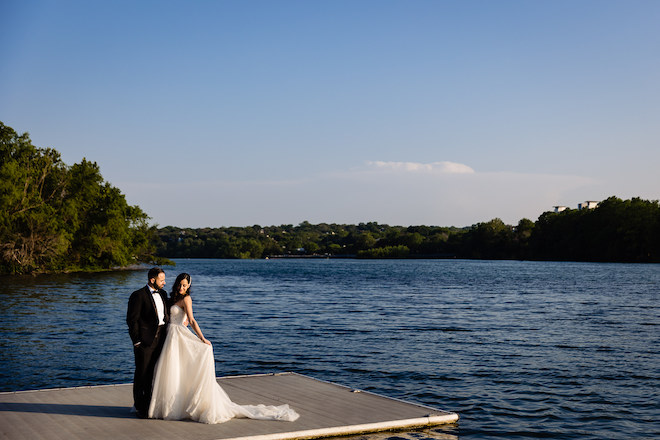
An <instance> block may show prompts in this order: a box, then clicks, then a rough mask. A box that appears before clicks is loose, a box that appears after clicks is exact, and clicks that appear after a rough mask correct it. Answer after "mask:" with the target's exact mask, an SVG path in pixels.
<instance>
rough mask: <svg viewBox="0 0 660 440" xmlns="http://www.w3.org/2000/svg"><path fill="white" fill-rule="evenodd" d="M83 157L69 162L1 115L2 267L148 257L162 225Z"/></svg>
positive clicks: (29, 269)
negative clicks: (36, 143)
mask: <svg viewBox="0 0 660 440" xmlns="http://www.w3.org/2000/svg"><path fill="white" fill-rule="evenodd" d="M148 218H149V217H147V215H146V214H145V213H144V212H143V211H142V210H141V209H140V208H139V207H137V206H130V205H128V204H127V203H126V200H125V198H124V195H123V194H121V192H120V191H119V190H118V189H117V188H115V187H113V186H111V185H110V184H109V183H105V182H104V181H103V177H102V176H101V173H100V171H99V167H98V165H97V164H96V163H94V162H89V161H87V160H86V159H83V160H82V162H80V163H79V164H74V165H73V166H70V167H69V166H66V165H65V164H64V163H63V162H62V161H61V159H60V154H59V153H58V152H57V151H56V150H54V149H51V148H38V147H35V146H34V145H32V143H31V141H30V138H29V136H28V134H27V133H25V134H22V135H18V134H17V133H16V132H15V131H14V130H13V129H12V128H11V127H8V126H6V125H4V124H3V123H2V122H0V243H1V244H0V273H13V274H16V273H33V272H48V271H71V270H101V269H109V268H112V267H118V266H119V267H121V266H127V265H129V264H133V263H137V262H139V261H147V260H150V259H151V256H152V255H153V251H154V249H155V248H154V246H153V244H152V241H153V236H154V234H155V231H156V229H155V227H150V226H149V225H148V224H147V220H148Z"/></svg>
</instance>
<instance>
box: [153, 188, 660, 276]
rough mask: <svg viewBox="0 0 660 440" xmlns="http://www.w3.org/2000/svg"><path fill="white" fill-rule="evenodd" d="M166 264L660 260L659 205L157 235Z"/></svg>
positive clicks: (170, 230)
mask: <svg viewBox="0 0 660 440" xmlns="http://www.w3.org/2000/svg"><path fill="white" fill-rule="evenodd" d="M156 245H157V247H158V254H159V255H162V256H167V257H171V258H265V257H278V256H279V257H283V256H284V257H294V256H296V257H303V256H307V257H310V256H328V257H330V256H331V257H355V258H470V259H524V260H572V261H607V262H640V263H641V262H660V206H659V205H658V202H657V201H647V200H641V199H639V198H633V199H631V200H621V199H619V198H617V197H610V198H608V199H606V200H604V201H603V202H601V203H600V204H599V206H598V207H597V208H595V209H582V210H570V209H569V210H566V211H563V212H561V213H554V212H546V213H543V214H542V215H541V216H540V217H539V219H538V220H537V221H536V222H533V221H531V220H529V219H522V220H520V221H519V222H518V224H517V225H515V226H513V225H507V224H505V223H504V222H503V221H502V220H501V219H499V218H495V219H492V220H490V221H488V222H483V223H477V224H475V225H472V226H471V227H467V228H454V227H452V228H448V227H439V226H409V227H403V226H389V225H384V224H378V223H375V222H370V223H360V224H358V225H337V224H326V223H321V224H318V225H312V224H310V223H309V222H302V223H301V224H299V225H298V226H293V225H281V226H267V227H262V226H259V225H255V226H250V227H243V228H241V227H228V228H197V229H193V228H178V227H174V226H168V227H165V228H161V229H159V230H158V242H157V243H156Z"/></svg>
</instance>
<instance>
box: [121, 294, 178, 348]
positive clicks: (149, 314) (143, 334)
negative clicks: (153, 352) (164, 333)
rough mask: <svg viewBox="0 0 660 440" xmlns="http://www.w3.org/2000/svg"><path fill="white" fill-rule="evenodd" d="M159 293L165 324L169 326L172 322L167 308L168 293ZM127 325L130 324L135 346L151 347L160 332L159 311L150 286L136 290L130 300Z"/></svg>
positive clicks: (129, 332) (129, 330)
mask: <svg viewBox="0 0 660 440" xmlns="http://www.w3.org/2000/svg"><path fill="white" fill-rule="evenodd" d="M158 293H159V294H160V297H161V298H162V299H163V305H164V306H165V324H167V323H168V322H169V320H170V311H169V307H167V293H166V292H165V291H164V290H162V289H161V290H159V291H158ZM126 324H128V334H129V335H130V336H131V340H132V341H133V345H135V344H137V343H138V342H140V343H141V344H142V345H143V346H146V347H150V346H151V344H152V343H153V342H154V338H155V337H156V331H157V330H158V311H157V310H156V303H155V302H154V298H153V296H152V294H151V291H150V290H149V287H148V286H144V287H143V288H142V289H138V290H136V291H135V292H133V293H132V294H131V297H130V298H129V299H128V310H127V311H126Z"/></svg>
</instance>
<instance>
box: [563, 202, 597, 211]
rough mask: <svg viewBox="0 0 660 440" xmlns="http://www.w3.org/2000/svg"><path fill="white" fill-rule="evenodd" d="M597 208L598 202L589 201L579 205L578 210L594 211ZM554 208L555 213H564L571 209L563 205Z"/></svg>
mask: <svg viewBox="0 0 660 440" xmlns="http://www.w3.org/2000/svg"><path fill="white" fill-rule="evenodd" d="M597 206H598V202H595V201H593V200H587V201H586V202H584V203H578V210H582V209H594V208H596V207H597ZM553 208H554V211H555V212H562V211H566V210H567V209H569V207H568V206H562V205H558V206H553Z"/></svg>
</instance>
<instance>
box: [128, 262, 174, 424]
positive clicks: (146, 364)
mask: <svg viewBox="0 0 660 440" xmlns="http://www.w3.org/2000/svg"><path fill="white" fill-rule="evenodd" d="M147 279H148V283H147V285H146V286H144V287H143V288H142V289H139V290H136V291H135V292H133V293H132V294H131V297H130V299H129V300H128V311H127V312H126V323H127V324H128V333H129V335H130V336H131V339H132V340H133V353H134V354H135V376H134V378H133V401H134V403H135V410H136V411H137V416H138V417H140V418H145V417H147V412H148V411H149V402H150V400H151V383H152V381H153V377H154V367H155V366H156V361H157V360H158V357H159V356H160V352H161V350H162V348H163V342H165V333H166V331H167V322H168V321H169V311H168V310H167V292H165V291H164V290H163V287H165V272H164V271H163V269H160V268H158V267H154V268H153V269H150V270H149V273H148V274H147Z"/></svg>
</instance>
